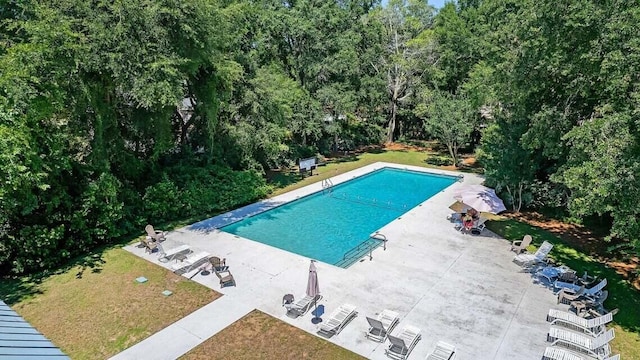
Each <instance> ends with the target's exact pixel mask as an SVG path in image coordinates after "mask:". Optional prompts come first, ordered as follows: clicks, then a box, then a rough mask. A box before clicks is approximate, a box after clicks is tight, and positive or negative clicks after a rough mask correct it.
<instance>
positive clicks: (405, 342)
mask: <svg viewBox="0 0 640 360" xmlns="http://www.w3.org/2000/svg"><path fill="white" fill-rule="evenodd" d="M387 338H388V339H389V342H391V344H389V348H388V349H386V350H385V354H387V356H389V357H391V358H394V359H399V360H404V359H406V358H408V357H409V354H411V350H413V348H414V347H415V346H416V344H417V343H418V341H420V338H421V335H420V329H418V328H417V327H415V326H411V325H407V326H405V327H404V329H402V331H400V333H399V334H398V335H396V336H394V335H389V336H388V337H387Z"/></svg>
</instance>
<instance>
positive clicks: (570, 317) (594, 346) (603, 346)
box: [543, 281, 620, 360]
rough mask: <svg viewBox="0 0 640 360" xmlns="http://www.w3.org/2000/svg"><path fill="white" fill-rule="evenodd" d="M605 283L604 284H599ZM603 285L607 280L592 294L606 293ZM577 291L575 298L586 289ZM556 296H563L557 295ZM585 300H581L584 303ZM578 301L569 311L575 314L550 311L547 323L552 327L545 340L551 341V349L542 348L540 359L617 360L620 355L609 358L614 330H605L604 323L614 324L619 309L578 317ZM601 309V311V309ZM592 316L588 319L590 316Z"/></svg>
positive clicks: (581, 294)
mask: <svg viewBox="0 0 640 360" xmlns="http://www.w3.org/2000/svg"><path fill="white" fill-rule="evenodd" d="M601 284H604V285H601ZM605 285H606V281H602V282H600V283H599V285H596V286H595V287H594V288H596V290H597V289H600V291H599V292H596V290H594V291H592V293H598V294H601V295H600V296H602V294H605V297H606V293H607V291H606V290H602V289H603V288H604V286H605ZM580 290H581V291H580V292H576V293H575V296H576V299H577V298H579V297H580V296H586V295H584V294H585V292H586V290H584V287H582V288H581V289H580ZM559 296H562V294H560V295H559ZM585 300H586V301H588V300H587V299H583V301H585ZM577 301H579V300H574V301H572V302H571V304H572V305H571V307H570V309H574V310H576V313H572V312H568V311H562V310H558V309H551V310H549V313H548V314H547V321H548V322H550V323H551V328H550V329H549V333H548V334H547V341H549V342H551V346H549V347H547V348H546V349H545V352H544V355H543V359H548V360H551V359H552V360H590V359H596V360H603V359H610V360H614V359H620V356H619V355H614V356H611V347H610V346H609V342H611V340H613V338H614V337H615V332H614V329H608V330H607V324H609V323H610V322H611V321H613V316H614V315H615V314H617V313H618V309H614V310H612V311H610V312H607V313H603V314H601V313H599V312H597V311H593V312H589V313H587V314H585V316H587V317H583V316H579V315H578V314H582V313H581V311H580V310H579V306H578V305H576V304H575V302H577ZM602 309H603V308H602ZM589 316H591V317H589Z"/></svg>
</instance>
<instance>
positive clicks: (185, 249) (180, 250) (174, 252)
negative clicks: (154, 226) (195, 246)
mask: <svg viewBox="0 0 640 360" xmlns="http://www.w3.org/2000/svg"><path fill="white" fill-rule="evenodd" d="M190 252H191V249H190V248H189V245H180V246H177V247H174V248H172V249H169V250H167V251H164V249H163V250H161V252H160V255H159V257H158V261H160V262H168V261H171V260H173V259H175V257H176V256H178V255H184V254H188V253H190Z"/></svg>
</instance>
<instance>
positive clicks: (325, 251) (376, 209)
mask: <svg viewBox="0 0 640 360" xmlns="http://www.w3.org/2000/svg"><path fill="white" fill-rule="evenodd" d="M456 181H457V178H455V177H453V176H445V175H434V174H428V173H423V172H417V171H410V170H400V169H395V168H388V167H387V168H383V169H380V170H376V171H373V172H371V173H369V174H366V175H363V176H360V177H357V178H354V179H352V180H349V181H346V182H344V183H341V184H338V185H335V186H332V187H331V188H330V189H329V190H323V191H320V192H317V193H314V194H311V195H309V196H305V197H303V198H300V199H297V200H295V201H292V202H289V203H286V204H284V205H281V206H279V207H276V208H273V209H271V210H268V211H265V212H263V213H260V214H257V215H254V216H251V217H248V218H245V219H243V220H241V221H238V222H235V223H233V224H230V225H227V226H225V227H223V228H221V229H220V230H222V231H225V232H228V233H231V234H235V235H238V236H241V237H244V238H247V239H251V240H254V241H258V242H261V243H263V244H267V245H271V246H274V247H277V248H280V249H283V250H286V251H290V252H293V253H296V254H299V255H303V256H306V257H309V258H312V259H316V260H319V261H322V262H325V263H329V264H333V265H336V264H338V263H340V262H341V261H342V260H343V257H344V254H345V253H346V252H348V251H349V250H351V249H353V248H354V247H356V246H358V244H360V243H362V242H363V241H366V240H367V239H369V236H370V235H371V234H372V233H374V232H375V231H376V230H378V229H380V228H381V227H383V226H384V225H386V224H388V223H389V222H391V221H392V220H394V219H396V218H398V217H399V216H400V215H402V214H404V213H405V212H407V211H409V210H410V209H412V208H413V207H415V206H417V205H418V204H420V203H422V202H423V201H425V200H427V199H429V198H430V197H432V196H433V195H435V194H437V193H438V192H440V191H442V190H443V189H445V188H446V187H448V186H449V185H451V184H453V183H454V182H456Z"/></svg>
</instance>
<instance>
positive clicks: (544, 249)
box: [513, 241, 553, 267]
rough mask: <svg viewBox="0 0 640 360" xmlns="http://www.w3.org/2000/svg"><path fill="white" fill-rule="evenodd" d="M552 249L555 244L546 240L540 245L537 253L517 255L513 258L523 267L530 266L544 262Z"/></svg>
mask: <svg viewBox="0 0 640 360" xmlns="http://www.w3.org/2000/svg"><path fill="white" fill-rule="evenodd" d="M551 249H553V244H551V243H550V242H547V241H545V242H543V243H542V245H540V247H539V248H538V250H537V251H536V253H535V254H519V255H516V256H515V257H514V258H513V262H515V263H516V264H518V265H520V266H523V267H529V266H532V265H536V264H539V263H542V262H544V259H545V258H546V257H547V255H549V253H550V252H551Z"/></svg>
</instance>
